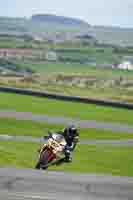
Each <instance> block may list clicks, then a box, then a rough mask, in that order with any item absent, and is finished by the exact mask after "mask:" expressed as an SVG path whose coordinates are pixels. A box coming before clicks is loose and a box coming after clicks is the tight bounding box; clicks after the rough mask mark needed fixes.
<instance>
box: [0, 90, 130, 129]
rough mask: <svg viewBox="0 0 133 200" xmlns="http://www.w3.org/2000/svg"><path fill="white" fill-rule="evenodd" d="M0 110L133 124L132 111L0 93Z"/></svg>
mask: <svg viewBox="0 0 133 200" xmlns="http://www.w3.org/2000/svg"><path fill="white" fill-rule="evenodd" d="M0 109H1V110H2V109H4V110H14V111H22V112H24V111H25V112H32V113H38V114H39V113H40V114H46V115H52V116H65V117H73V118H77V119H88V120H96V121H105V122H121V123H127V124H131V125H132V124H133V117H132V115H133V114H132V112H133V111H132V110H126V109H120V108H119V109H117V108H111V107H104V106H96V105H90V104H82V103H74V102H73V103H72V102H65V101H59V100H58V101H57V100H50V99H47V98H38V97H31V96H23V95H17V94H7V93H0Z"/></svg>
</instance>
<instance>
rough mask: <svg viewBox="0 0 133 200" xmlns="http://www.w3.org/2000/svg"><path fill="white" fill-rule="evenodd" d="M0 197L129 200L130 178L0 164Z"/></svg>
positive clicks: (132, 188)
mask: <svg viewBox="0 0 133 200" xmlns="http://www.w3.org/2000/svg"><path fill="white" fill-rule="evenodd" d="M0 199H1V200H55V199H58V200H68V199H72V200H133V178H129V177H112V176H104V175H93V174H92V175H89V174H84V175H81V174H71V173H64V172H50V171H49V172H48V171H47V172H46V171H45V172H44V171H37V170H31V169H15V168H0Z"/></svg>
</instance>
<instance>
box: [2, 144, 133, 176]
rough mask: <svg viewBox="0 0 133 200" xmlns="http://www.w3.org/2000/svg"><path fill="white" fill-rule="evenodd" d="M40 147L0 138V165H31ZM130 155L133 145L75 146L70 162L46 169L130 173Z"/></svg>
mask: <svg viewBox="0 0 133 200" xmlns="http://www.w3.org/2000/svg"><path fill="white" fill-rule="evenodd" d="M39 147H40V145H38V144H35V143H29V142H25V143H22V142H13V141H12V142H7V141H6V142H5V141H0V165H1V166H15V167H16V166H17V167H26V168H34V166H35V163H36V159H37V149H38V148H39ZM132 154H133V147H113V146H100V145H97V146H95V145H78V147H77V150H76V151H75V153H74V158H73V162H72V163H71V164H68V163H67V164H63V165H61V166H55V167H54V166H53V167H50V168H49V170H60V171H62V170H63V171H72V172H79V173H81V172H82V173H102V174H103V173H104V174H112V175H121V176H133V165H132V162H133V157H132ZM123 161H125V162H123Z"/></svg>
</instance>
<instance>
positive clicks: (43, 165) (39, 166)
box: [35, 161, 48, 170]
mask: <svg viewBox="0 0 133 200" xmlns="http://www.w3.org/2000/svg"><path fill="white" fill-rule="evenodd" d="M47 168H48V166H46V164H45V163H43V164H41V162H40V161H38V162H37V164H36V166H35V169H44V170H45V169H47Z"/></svg>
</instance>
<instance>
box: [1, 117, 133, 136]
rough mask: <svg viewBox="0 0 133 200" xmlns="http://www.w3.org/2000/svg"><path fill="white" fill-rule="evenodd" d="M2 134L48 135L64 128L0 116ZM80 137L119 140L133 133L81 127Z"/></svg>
mask: <svg viewBox="0 0 133 200" xmlns="http://www.w3.org/2000/svg"><path fill="white" fill-rule="evenodd" d="M0 124H1V125H0V134H8V135H17V136H34V137H41V136H43V135H47V133H48V131H49V130H52V131H59V130H62V129H63V128H64V126H63V125H60V124H59V125H58V124H48V123H42V122H33V121H26V120H16V119H9V118H0ZM79 132H80V139H84V140H85V139H88V140H91V139H92V140H93V139H94V140H95V139H97V140H100V139H107V140H111V139H112V140H113V139H114V140H117V139H133V134H129V133H124V132H123V133H121V132H118V133H116V132H112V131H109V130H99V129H92V128H91V129H81V128H79Z"/></svg>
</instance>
